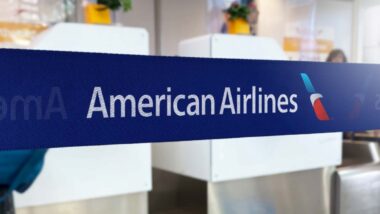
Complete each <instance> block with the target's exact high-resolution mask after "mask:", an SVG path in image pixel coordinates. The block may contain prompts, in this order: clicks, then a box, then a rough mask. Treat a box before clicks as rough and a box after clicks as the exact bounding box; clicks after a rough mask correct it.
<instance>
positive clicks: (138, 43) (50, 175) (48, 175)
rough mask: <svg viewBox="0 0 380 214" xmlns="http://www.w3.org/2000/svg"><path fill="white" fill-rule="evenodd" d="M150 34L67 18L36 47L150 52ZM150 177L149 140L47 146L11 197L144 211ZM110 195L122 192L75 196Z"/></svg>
mask: <svg viewBox="0 0 380 214" xmlns="http://www.w3.org/2000/svg"><path fill="white" fill-rule="evenodd" d="M148 40H149V36H148V33H147V32H146V30H144V29H139V28H127V27H111V26H99V25H84V24H68V23H65V24H58V25H56V26H54V27H52V28H51V29H49V30H47V31H46V32H44V33H43V34H42V35H40V36H39V37H38V38H37V39H36V40H35V42H34V49H39V50H59V51H79V52H101V53H116V54H138V55H148V54H149V44H148ZM83 72H88V71H83ZM47 75H48V74H47ZM151 181H152V178H151V146H150V144H134V145H109V146H91V147H71V148H56V149H49V151H48V153H47V155H46V161H45V165H44V168H43V170H42V172H41V174H40V175H39V177H38V178H37V180H36V181H35V183H34V184H33V185H32V187H31V188H30V189H29V190H28V191H27V192H26V193H25V194H17V195H15V203H16V207H18V208H22V207H30V206H41V205H50V206H54V204H58V205H57V206H58V208H59V204H61V203H74V205H73V206H70V205H69V206H66V207H65V208H63V207H61V208H60V209H59V210H61V211H62V210H63V211H64V212H65V213H70V210H71V209H70V208H72V209H77V210H82V211H84V212H85V213H113V212H118V213H120V212H127V213H128V212H131V213H147V206H148V201H147V192H148V191H150V190H151V188H152V184H151V183H152V182H151ZM110 196H114V197H115V196H120V197H122V198H121V199H120V200H119V202H120V203H119V204H117V203H116V202H117V201H118V200H114V201H112V202H110V203H111V204H108V206H103V205H104V201H101V200H95V202H94V201H92V202H91V203H90V204H86V202H84V203H82V204H81V203H80V202H78V201H79V200H87V199H96V198H104V197H110ZM114 199H115V198H114ZM115 201H116V202H115ZM66 205H67V204H66ZM73 207H74V208H73ZM110 207H111V209H110ZM52 210H53V211H54V209H52ZM55 211H57V210H55ZM36 212H38V211H36ZM48 212H49V211H48V210H45V213H48Z"/></svg>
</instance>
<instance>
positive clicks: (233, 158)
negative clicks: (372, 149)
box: [152, 34, 342, 213]
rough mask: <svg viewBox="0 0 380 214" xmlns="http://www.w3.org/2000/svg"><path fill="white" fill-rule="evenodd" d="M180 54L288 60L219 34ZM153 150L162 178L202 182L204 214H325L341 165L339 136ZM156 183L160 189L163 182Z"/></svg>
mask: <svg viewBox="0 0 380 214" xmlns="http://www.w3.org/2000/svg"><path fill="white" fill-rule="evenodd" d="M179 55H180V56H186V57H210V58H239V59H268V60H286V56H285V54H284V53H283V51H282V50H281V48H280V47H279V46H278V45H277V43H276V42H275V41H274V40H272V39H270V38H260V37H253V36H232V35H222V34H215V35H207V36H203V37H199V38H194V39H190V40H186V41H183V42H181V43H180V45H179ZM231 72H233V71H231ZM252 72H255V71H254V68H252ZM252 128H253V129H254V128H255V127H252ZM152 148H153V166H154V167H156V168H158V169H161V170H163V171H161V170H159V171H160V173H165V171H166V172H171V173H174V174H176V175H181V176H185V177H191V178H195V179H196V180H201V181H203V182H205V183H206V187H205V188H204V189H207V190H206V191H207V198H206V200H207V206H206V207H207V208H206V209H207V210H208V213H277V212H272V211H276V210H277V211H279V210H282V211H284V212H283V213H327V212H328V210H329V194H330V192H329V191H330V190H329V179H330V178H331V174H332V170H331V169H332V168H333V167H334V166H336V165H339V164H340V163H341V160H342V155H341V153H342V133H328V134H308V135H289V136H275V137H251V138H238V139H221V140H202V141H193V142H180V143H178V142H177V143H163V144H154V145H153V146H152ZM160 173H158V175H159V174H160ZM165 176H168V175H165ZM156 177H159V176H156ZM177 180H178V179H177ZM154 183H155V189H156V188H157V189H160V186H159V184H160V182H159V181H154ZM156 183H157V186H156ZM183 183H187V184H189V182H188V181H187V182H183ZM161 189H162V188H161ZM190 189H192V188H187V190H190ZM153 192H155V191H153ZM194 194H195V195H196V193H194ZM280 194H282V195H280ZM156 195H159V193H157V194H156ZM284 197H287V198H286V199H284ZM280 199H281V200H280ZM152 200H154V199H152ZM284 202H287V203H284ZM310 210H312V211H313V212H310ZM279 213H282V212H279Z"/></svg>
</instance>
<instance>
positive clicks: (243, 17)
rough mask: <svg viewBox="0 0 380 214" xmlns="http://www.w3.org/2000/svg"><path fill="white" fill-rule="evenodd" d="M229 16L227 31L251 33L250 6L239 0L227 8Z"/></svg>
mask: <svg viewBox="0 0 380 214" xmlns="http://www.w3.org/2000/svg"><path fill="white" fill-rule="evenodd" d="M225 14H226V16H227V17H226V18H227V32H228V33H229V34H250V32H251V30H250V25H249V22H248V18H249V14H250V8H249V7H248V6H245V5H241V4H239V3H237V2H234V3H232V4H231V6H230V7H229V8H228V9H227V10H225Z"/></svg>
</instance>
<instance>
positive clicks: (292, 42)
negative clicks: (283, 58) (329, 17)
mask: <svg viewBox="0 0 380 214" xmlns="http://www.w3.org/2000/svg"><path fill="white" fill-rule="evenodd" d="M333 47H334V44H333V41H331V40H327V39H315V40H305V39H302V38H296V37H285V38H284V43H283V48H284V50H285V51H287V52H299V51H301V50H303V51H314V52H317V53H325V54H328V53H329V52H330V51H331V50H332V49H333ZM305 49H306V50H305Z"/></svg>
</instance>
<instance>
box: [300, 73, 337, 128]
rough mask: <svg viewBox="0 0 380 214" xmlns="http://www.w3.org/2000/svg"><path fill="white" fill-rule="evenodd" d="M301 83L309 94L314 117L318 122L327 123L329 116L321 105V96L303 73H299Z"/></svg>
mask: <svg viewBox="0 0 380 214" xmlns="http://www.w3.org/2000/svg"><path fill="white" fill-rule="evenodd" d="M301 77H302V80H303V83H304V84H305V87H306V90H307V91H308V92H309V93H310V101H311V104H312V106H313V109H314V113H315V116H316V117H317V118H318V120H322V121H327V120H330V117H329V115H328V114H327V111H326V109H325V107H324V106H323V103H322V97H323V96H322V94H320V93H317V92H316V90H315V88H314V86H313V84H312V83H311V80H310V78H309V76H308V75H307V74H305V73H301Z"/></svg>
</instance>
